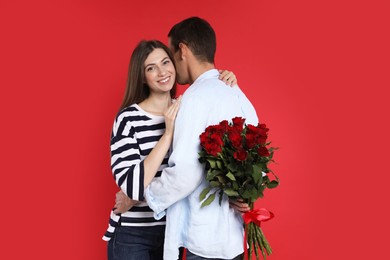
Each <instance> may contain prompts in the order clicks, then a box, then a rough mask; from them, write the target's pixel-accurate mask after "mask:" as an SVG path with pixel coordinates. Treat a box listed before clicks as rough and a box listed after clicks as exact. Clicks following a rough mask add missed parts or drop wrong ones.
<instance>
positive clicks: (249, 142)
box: [245, 132, 256, 149]
mask: <svg viewBox="0 0 390 260" xmlns="http://www.w3.org/2000/svg"><path fill="white" fill-rule="evenodd" d="M245 143H246V147H248V149H252V148H253V147H255V145H256V135H254V134H252V133H248V132H247V133H246V135H245Z"/></svg>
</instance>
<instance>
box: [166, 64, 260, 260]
mask: <svg viewBox="0 0 390 260" xmlns="http://www.w3.org/2000/svg"><path fill="white" fill-rule="evenodd" d="M218 76H219V73H218V71H217V70H209V71H207V72H206V73H204V74H202V75H201V76H200V77H199V78H198V79H197V80H196V81H195V82H194V83H193V84H192V85H191V86H190V87H189V88H188V90H187V91H186V92H185V94H184V95H183V99H182V104H181V108H180V111H179V113H178V116H177V119H176V127H175V137H174V142H173V153H172V155H171V158H170V161H169V164H170V167H174V168H175V173H176V174H175V176H176V177H175V179H173V178H172V181H174V182H175V186H176V188H178V186H179V187H180V189H182V197H183V199H182V200H180V201H177V202H176V203H175V204H174V205H172V206H171V207H169V208H168V213H167V229H166V242H165V248H164V250H165V253H164V254H165V256H166V259H174V258H173V257H172V255H173V254H174V253H175V249H176V247H177V246H185V247H186V248H188V250H190V251H191V252H192V253H194V254H196V255H199V256H204V257H209V258H211V257H212V258H226V259H228V258H233V257H234V256H237V255H238V254H240V253H242V252H243V224H242V219H241V216H240V214H238V213H236V212H235V211H234V210H233V209H231V208H230V207H229V203H228V199H227V198H223V201H222V204H221V205H219V203H218V201H219V200H218V199H216V200H214V202H213V203H212V204H210V205H209V206H207V207H204V208H200V204H201V203H200V201H199V194H200V192H201V191H202V190H203V189H204V188H205V187H207V186H208V185H209V184H208V182H207V181H206V180H205V178H204V169H203V166H202V165H201V164H200V163H199V162H198V152H199V151H200V145H199V135H200V134H201V133H202V132H203V131H204V130H205V128H206V127H207V126H208V125H214V124H218V123H219V122H220V121H222V120H231V119H232V118H233V117H236V116H241V117H244V118H247V121H246V123H251V124H257V116H256V112H255V110H254V108H253V106H252V105H251V103H250V102H249V101H248V100H247V98H246V97H245V95H244V94H243V93H242V92H241V90H240V89H239V88H238V87H237V86H236V87H234V88H230V87H228V86H226V85H225V84H224V83H223V82H222V81H220V80H218ZM167 174H169V171H168V172H167ZM179 182H180V183H179Z"/></svg>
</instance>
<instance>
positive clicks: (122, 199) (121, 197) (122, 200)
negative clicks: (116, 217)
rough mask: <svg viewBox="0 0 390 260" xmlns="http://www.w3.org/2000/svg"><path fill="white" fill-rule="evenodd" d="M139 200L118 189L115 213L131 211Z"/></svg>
mask: <svg viewBox="0 0 390 260" xmlns="http://www.w3.org/2000/svg"><path fill="white" fill-rule="evenodd" d="M138 202H139V201H137V200H132V199H130V198H129V197H127V195H126V194H125V193H124V192H123V191H121V190H120V191H118V192H117V193H116V195H115V206H114V208H115V209H114V213H115V214H119V213H125V212H127V211H129V209H131V208H132V207H133V206H134V205H136V204H137V203H138Z"/></svg>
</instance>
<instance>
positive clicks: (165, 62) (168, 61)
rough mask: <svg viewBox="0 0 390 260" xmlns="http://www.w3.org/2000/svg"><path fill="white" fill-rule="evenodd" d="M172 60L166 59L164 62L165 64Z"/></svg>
mask: <svg viewBox="0 0 390 260" xmlns="http://www.w3.org/2000/svg"><path fill="white" fill-rule="evenodd" d="M170 62H171V61H170V60H165V61H164V62H163V64H168V63H170Z"/></svg>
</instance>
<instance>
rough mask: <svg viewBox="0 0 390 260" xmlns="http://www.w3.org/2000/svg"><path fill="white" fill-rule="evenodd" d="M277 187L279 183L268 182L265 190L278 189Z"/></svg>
mask: <svg viewBox="0 0 390 260" xmlns="http://www.w3.org/2000/svg"><path fill="white" fill-rule="evenodd" d="M278 185H279V182H278V181H275V180H273V181H270V182H268V183H267V188H268V189H273V188H276V187H278Z"/></svg>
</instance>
